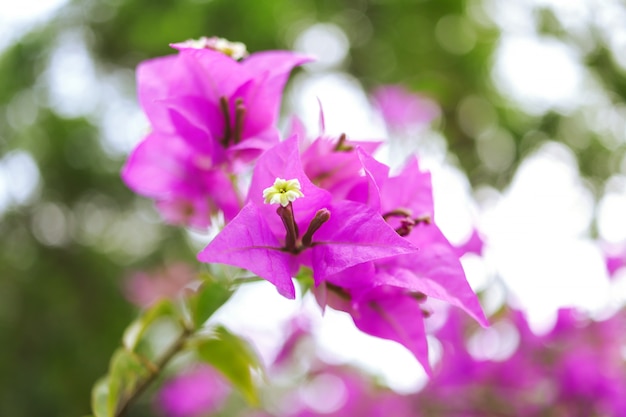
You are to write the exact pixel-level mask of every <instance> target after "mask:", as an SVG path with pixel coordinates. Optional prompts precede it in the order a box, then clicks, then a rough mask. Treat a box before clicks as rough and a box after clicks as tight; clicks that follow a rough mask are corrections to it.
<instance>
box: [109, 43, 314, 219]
mask: <svg viewBox="0 0 626 417" xmlns="http://www.w3.org/2000/svg"><path fill="white" fill-rule="evenodd" d="M224 42H226V41H224V40H220V39H217V38H206V39H201V40H200V41H196V42H188V43H181V44H173V45H172V46H173V47H175V48H177V49H178V50H179V53H178V54H177V55H171V56H166V57H161V58H155V59H151V60H148V61H144V62H142V63H141V64H140V65H139V67H138V69H137V84H138V95H139V101H140V103H141V106H142V108H143V110H144V111H145V113H146V115H147V116H148V119H149V121H150V124H151V130H152V131H151V132H150V133H149V134H148V135H147V136H146V138H145V139H144V140H143V141H142V142H141V143H140V144H139V146H138V147H137V148H136V149H135V150H134V151H133V153H132V154H131V156H130V157H129V159H128V161H127V163H126V165H125V167H124V169H123V171H122V178H123V179H124V181H125V182H126V184H127V185H128V186H129V187H130V188H131V189H132V190H133V191H135V192H137V193H139V194H141V195H145V196H147V197H150V198H153V199H155V200H156V201H157V207H159V209H160V210H161V211H162V213H163V214H164V217H165V218H166V220H168V221H170V222H172V223H179V224H185V225H191V226H194V227H197V228H202V227H206V226H207V225H208V224H209V223H210V215H211V214H214V213H217V212H219V211H223V212H224V216H225V218H226V219H227V220H230V219H232V218H233V217H234V216H235V215H236V214H237V212H238V210H239V208H240V207H241V206H240V195H239V194H240V192H239V190H238V187H237V183H236V178H235V177H234V176H233V174H234V173H237V172H239V171H241V170H244V169H246V168H247V167H248V166H249V165H248V164H249V163H250V162H252V161H253V160H255V159H256V158H257V157H258V156H259V155H260V154H261V153H263V151H265V150H266V149H268V148H270V147H272V146H273V145H275V144H276V143H278V140H279V133H278V130H277V127H276V122H277V118H278V111H279V106H280V101H281V96H282V90H283V87H284V85H285V82H286V81H287V78H288V76H289V73H290V71H291V70H292V69H293V68H294V67H295V66H297V65H300V64H302V63H304V62H306V61H308V60H309V59H310V58H309V57H307V56H304V55H300V54H296V53H292V52H288V51H265V52H259V53H255V54H251V55H249V56H247V57H246V58H244V59H242V60H241V61H238V60H237V59H236V58H239V57H240V56H244V55H245V54H243V55H242V54H241V51H239V50H240V49H241V48H240V47H239V46H237V44H228V43H224ZM229 45H230V46H229Z"/></svg>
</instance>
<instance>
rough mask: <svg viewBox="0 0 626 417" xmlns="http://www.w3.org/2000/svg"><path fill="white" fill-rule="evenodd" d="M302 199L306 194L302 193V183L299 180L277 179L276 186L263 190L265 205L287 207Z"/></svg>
mask: <svg viewBox="0 0 626 417" xmlns="http://www.w3.org/2000/svg"><path fill="white" fill-rule="evenodd" d="M300 197H304V194H302V191H300V181H298V180H297V179H293V180H285V179H282V178H276V181H274V185H272V186H271V187H267V188H266V189H265V190H263V199H264V201H265V204H280V205H281V206H283V207H286V206H287V205H288V204H289V203H290V202H292V201H295V200H296V199H297V198H300Z"/></svg>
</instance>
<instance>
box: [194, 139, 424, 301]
mask: <svg viewBox="0 0 626 417" xmlns="http://www.w3.org/2000/svg"><path fill="white" fill-rule="evenodd" d="M296 184H297V188H298V192H299V194H301V195H302V196H298V197H299V198H297V197H296V196H295V195H294V198H293V199H285V200H284V201H281V200H280V198H278V202H280V204H279V206H278V209H276V207H275V206H274V205H271V204H264V200H265V202H271V201H272V196H273V195H275V194H280V193H281V192H282V193H288V192H292V191H293V189H292V188H291V187H296ZM295 194H298V193H295ZM301 231H304V233H301ZM415 250H416V249H415V247H414V246H413V245H411V244H410V243H409V242H408V241H406V240H405V239H403V238H402V237H400V236H398V234H397V233H396V232H395V231H394V230H393V229H392V228H391V227H390V226H389V225H388V224H387V223H386V222H385V221H384V220H383V218H382V217H381V216H380V214H378V213H376V212H375V211H374V210H372V209H371V208H369V207H367V206H366V205H364V204H360V203H357V202H351V201H339V202H334V201H332V196H331V195H330V193H328V192H327V191H325V190H322V189H320V188H318V187H316V186H315V185H313V183H311V181H310V180H309V178H308V177H307V176H306V175H305V174H304V172H303V169H302V165H301V162H300V154H299V150H298V144H297V140H296V138H295V137H292V138H291V139H289V140H287V141H285V142H282V143H280V144H279V145H277V146H275V147H274V148H272V149H271V150H269V151H267V152H266V153H265V154H264V155H263V156H262V157H261V158H260V159H259V161H258V163H257V166H256V168H255V170H254V175H253V177H252V183H251V185H250V191H249V195H248V202H247V204H246V206H245V207H244V208H243V209H242V210H241V212H240V213H239V214H238V215H237V217H235V218H234V219H233V220H232V221H231V222H230V223H229V224H227V225H226V227H225V228H224V230H222V232H220V233H219V234H218V235H217V236H216V237H215V239H214V240H213V241H212V242H211V243H209V245H208V246H207V247H206V248H205V249H204V250H203V251H202V252H200V254H199V255H198V259H199V260H200V261H202V262H219V263H225V264H229V265H233V266H238V267H241V268H245V269H248V270H250V271H252V272H253V273H255V274H257V275H258V276H260V277H262V278H265V279H267V280H268V281H270V282H271V283H273V284H274V285H276V287H277V289H278V291H279V292H280V293H281V294H283V295H284V296H286V297H289V298H293V297H294V296H295V288H294V285H293V282H292V280H291V278H292V277H293V276H295V274H296V273H297V271H298V269H299V267H300V266H307V267H309V268H311V269H312V270H313V278H314V280H315V283H316V285H319V284H320V283H321V282H323V281H324V280H325V278H326V277H328V276H330V275H332V274H336V273H338V272H341V271H343V270H344V269H347V268H349V267H351V266H354V265H357V264H360V263H364V262H368V261H372V260H375V259H380V258H384V257H388V256H394V255H399V254H405V253H412V252H414V251H415Z"/></svg>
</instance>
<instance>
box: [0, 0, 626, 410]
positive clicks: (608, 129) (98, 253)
mask: <svg viewBox="0 0 626 417" xmlns="http://www.w3.org/2000/svg"><path fill="white" fill-rule="evenodd" d="M512 3H516V4H517V5H518V7H521V6H520V5H522V6H524V7H526V8H527V9H529V10H531V12H530V13H531V14H530V15H531V16H532V19H533V26H532V27H530V28H528V31H529V33H532V34H534V36H538V37H540V38H550V39H553V40H557V41H558V42H560V43H562V44H563V45H565V46H566V47H567V48H569V49H570V50H571V51H573V52H574V53H575V54H576V55H577V56H578V57H579V60H580V64H581V66H582V67H583V69H584V74H585V80H587V81H586V82H585V83H584V85H583V86H581V87H580V91H579V92H578V94H580V95H582V96H584V95H586V94H588V95H589V96H593V97H597V96H601V97H603V100H604V101H602V102H603V103H604V105H603V107H599V106H598V105H597V102H598V101H597V100H595V99H594V100H595V101H594V100H592V99H591V98H590V99H589V106H593V109H590V108H589V106H585V105H581V106H577V107H574V108H571V109H567V110H565V111H562V110H560V109H558V108H554V107H549V108H547V109H545V110H544V111H538V112H528V111H526V110H524V109H523V108H522V107H521V106H520V105H519V103H518V102H517V101H516V100H515V99H513V98H511V97H510V96H509V95H507V93H506V92H505V91H502V89H500V88H498V87H497V85H496V83H494V80H493V77H492V71H493V66H494V60H495V53H496V51H497V48H498V47H499V45H500V42H501V40H502V37H503V32H502V30H503V29H502V27H501V25H500V23H501V22H498V21H497V16H498V13H497V10H495V9H498V7H496V6H495V5H494V2H489V1H484V2H483V1H481V0H467V1H463V0H341V1H337V0H298V1H294V0H275V1H271V2H263V1H257V0H187V1H177V2H174V1H164V0H75V1H73V2H68V3H66V4H64V5H63V6H61V7H60V8H59V9H58V10H57V11H56V12H55V13H54V15H53V16H52V17H51V18H50V19H49V20H48V21H47V22H46V23H44V24H39V25H37V26H35V27H33V28H30V29H29V30H28V31H27V33H25V34H23V35H22V36H20V37H19V38H18V39H16V40H15V41H14V42H13V43H12V44H10V45H8V46H7V47H6V48H5V49H4V50H3V51H2V52H1V53H0V167H1V168H2V170H0V175H1V176H2V178H0V192H2V195H4V197H3V198H4V200H0V203H1V204H0V234H1V236H2V240H1V242H0V349H1V350H2V352H1V354H0V415H3V416H13V417H21V416H36V415H76V416H78V415H84V414H86V413H88V412H89V401H90V390H91V386H92V384H93V383H94V381H95V380H96V379H97V378H98V377H99V376H100V375H102V374H103V373H105V371H106V367H107V363H108V359H109V357H110V355H111V353H112V352H113V350H114V348H115V346H117V345H118V344H119V340H120V337H121V332H122V330H123V328H124V327H125V325H126V324H127V323H128V322H129V321H130V320H131V319H132V318H133V316H134V314H135V312H134V308H133V307H132V306H131V305H130V304H129V303H128V302H127V301H126V300H125V299H124V297H123V294H122V282H123V280H124V278H125V277H126V276H127V275H128V273H129V271H132V270H139V269H142V268H147V267H152V266H155V265H156V266H159V265H163V264H165V263H167V262H169V261H172V260H188V261H190V262H193V260H194V259H195V249H194V248H193V246H192V244H191V243H190V239H189V236H188V234H187V233H186V232H185V231H182V230H179V229H177V228H174V227H168V226H165V225H162V224H161V223H159V221H158V216H157V215H156V214H155V212H154V211H153V210H151V209H150V203H149V202H148V201H146V200H145V199H143V198H139V197H137V196H135V195H134V194H133V193H132V192H131V191H129V190H128V189H127V188H126V187H125V186H124V185H123V184H122V182H121V181H120V178H119V171H120V168H121V166H122V164H123V162H124V159H125V156H126V153H127V152H128V150H129V149H130V146H131V143H130V142H129V141H128V140H127V141H126V142H124V141H123V140H122V145H119V144H118V145H116V144H115V143H117V142H115V141H114V142H113V144H112V143H111V140H110V138H111V137H113V138H115V137H118V138H125V137H129V136H133V134H130V133H128V132H127V131H125V129H127V128H129V126H130V125H129V124H127V123H123V122H120V120H122V119H123V116H124V115H125V109H126V108H127V107H125V106H128V103H134V100H135V99H134V83H133V73H132V71H133V70H134V68H135V66H136V65H137V64H138V63H139V62H140V61H141V60H144V59H147V58H150V57H155V56H159V55H165V54H170V53H173V51H172V50H171V49H170V48H169V47H168V44H169V43H171V42H176V41H182V40H185V39H188V38H197V37H200V36H202V35H207V36H211V35H217V36H221V37H225V38H228V39H231V40H236V41H241V42H244V43H246V44H247V46H248V49H249V50H250V51H258V50H263V49H290V48H293V47H294V43H295V41H296V39H297V37H298V36H299V35H300V34H301V33H302V32H303V31H304V30H305V29H307V28H308V27H310V26H311V25H313V24H315V23H319V22H322V23H329V24H333V25H336V27H338V28H339V29H340V30H341V31H343V33H344V34H345V36H346V37H347V39H348V41H349V51H348V56H347V58H346V59H345V60H344V61H343V63H342V66H341V69H342V70H344V71H346V72H348V73H350V74H353V75H355V76H356V77H357V78H358V79H359V80H361V82H362V83H363V86H364V88H365V89H366V90H368V89H370V88H373V87H375V86H377V85H379V84H384V83H403V84H405V85H407V86H408V87H409V88H411V89H412V90H414V91H419V92H422V93H424V94H426V95H428V96H430V97H432V98H433V99H435V100H436V101H437V102H438V103H439V104H440V106H441V108H442V110H443V117H442V120H441V122H440V126H439V127H440V128H441V130H442V132H443V134H444V135H445V137H446V139H447V140H448V148H449V151H450V153H451V154H450V158H452V160H453V161H457V162H458V164H459V166H460V167H461V168H462V169H463V170H464V171H465V172H466V173H467V174H468V177H469V179H470V182H471V183H472V184H473V185H475V186H478V185H482V184H488V185H490V186H493V187H495V188H498V189H502V188H503V187H505V186H506V185H507V184H508V182H509V181H510V179H511V177H512V174H513V173H514V172H515V168H516V167H517V165H518V164H519V162H520V161H522V160H523V158H524V157H525V155H527V154H528V153H529V152H530V151H532V150H533V149H535V148H536V147H537V146H539V145H540V144H541V143H543V142H545V141H548V140H550V141H558V142H562V143H564V144H565V145H567V146H568V147H570V148H571V149H572V151H573V152H574V154H575V155H576V157H577V159H578V163H579V166H580V170H581V174H582V175H583V176H584V178H586V179H587V180H588V183H589V186H590V187H591V188H592V190H593V191H594V192H595V193H596V195H597V196H600V195H601V193H602V191H603V188H602V187H603V184H604V182H605V181H606V180H607V179H608V178H610V177H611V176H612V175H614V174H616V173H619V172H621V173H622V174H623V173H624V172H625V171H626V162H625V161H626V159H625V155H626V145H625V144H626V140H625V134H626V111H625V109H626V107H625V101H626V77H625V74H624V73H625V71H626V70H625V63H624V62H623V59H622V61H620V60H619V59H618V58H616V57H617V55H616V48H617V46H619V45H618V44H617V43H616V41H615V40H614V39H612V38H611V37H610V36H609V34H607V29H606V28H604V27H603V26H602V25H603V24H604V22H605V20H602V19H601V17H602V16H600V11H597V14H596V15H594V16H593V18H590V19H589V20H588V21H587V22H586V24H585V25H584V27H582V28H578V29H579V30H573V29H571V27H570V26H571V25H570V26H568V22H569V21H567V20H566V19H565V18H566V17H567V15H566V14H559V13H556V12H555V10H554V9H552V8H550V7H549V6H547V5H544V6H538V5H536V4H539V2H537V3H536V4H535V5H533V4H534V3H532V2H527V3H524V2H522V1H521V0H520V1H517V2H512ZM531 3H532V4H531ZM589 3H591V2H589ZM607 3H610V4H612V6H611V7H612V8H613V9H615V10H617V11H619V12H620V13H626V10H625V9H626V6H624V4H623V3H619V2H617V1H615V2H613V3H611V2H607ZM545 4H547V3H545ZM494 10H495V11H494ZM607 13H610V11H609V12H607ZM615 13H617V12H615ZM494 16H495V18H494ZM68 56H69V57H70V59H66V58H67V57H68ZM64 59H65V60H64ZM59 60H60V62H62V63H63V65H61V66H60V69H59V68H56V69H55V68H53V67H54V65H55V63H58V62H59ZM84 68H86V69H87V70H89V71H90V72H91V77H90V78H87V81H81V79H80V78H81V76H82V75H83V71H84ZM85 71H86V70H85ZM77 83H78V84H77ZM589 85H591V86H592V87H589ZM59 97H61V98H62V99H63V100H65V102H64V104H63V103H61V104H59V103H60V101H59V100H60V99H59ZM81 100H87V101H81ZM284 110H285V111H286V110H287V109H284ZM115 112H117V113H115ZM120 114H121V115H122V116H120ZM129 114H130V113H129ZM118 122H119V123H118ZM142 128H144V129H145V127H142ZM132 132H134V131H132ZM348 133H349V132H348ZM503 136H504V137H505V138H506V140H507V141H508V142H507V143H513V145H514V146H513V148H512V149H510V150H508V152H509V154H510V155H509V157H508V159H507V162H505V163H496V164H493V163H490V161H488V160H486V158H487V159H488V158H498V155H497V150H498V149H500V148H498V141H499V140H500V139H499V138H501V137H503ZM140 137H141V133H140V132H137V134H136V135H134V138H132V139H133V140H134V141H136V140H138V139H139V138H140ZM480 141H482V142H481V143H482V144H483V145H481V146H483V147H484V146H491V145H484V144H485V143H488V144H489V143H492V144H493V146H494V147H495V148H494V149H496V153H495V154H494V152H480V149H481V148H480V147H479V146H477V143H478V142H480ZM485 141H487V142H485ZM489 141H491V142H489ZM3 188H4V190H3ZM133 412H134V413H135V415H149V407H144V408H141V407H138V408H137V410H133ZM142 413H144V414H142Z"/></svg>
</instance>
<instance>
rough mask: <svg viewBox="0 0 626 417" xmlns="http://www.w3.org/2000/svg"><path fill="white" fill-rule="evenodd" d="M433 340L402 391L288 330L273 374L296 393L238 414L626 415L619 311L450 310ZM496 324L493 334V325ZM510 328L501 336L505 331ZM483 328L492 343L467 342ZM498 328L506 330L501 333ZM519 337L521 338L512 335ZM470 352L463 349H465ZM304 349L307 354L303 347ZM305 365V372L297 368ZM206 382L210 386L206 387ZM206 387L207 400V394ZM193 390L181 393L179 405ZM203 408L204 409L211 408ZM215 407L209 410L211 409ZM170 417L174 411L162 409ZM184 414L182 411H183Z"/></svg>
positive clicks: (624, 323) (625, 339) (302, 329)
mask: <svg viewBox="0 0 626 417" xmlns="http://www.w3.org/2000/svg"><path fill="white" fill-rule="evenodd" d="M450 313H451V314H450V315H449V316H448V318H447V321H446V322H445V324H444V326H443V327H442V328H441V329H440V330H439V331H438V332H437V334H436V337H437V338H438V340H439V341H440V343H441V346H442V357H441V359H440V361H439V363H438V364H437V366H436V367H435V369H434V375H433V377H432V378H431V379H430V380H429V381H428V383H427V384H426V386H425V387H424V388H423V389H421V390H420V391H419V392H417V393H414V394H406V395H400V394H397V393H395V392H393V391H391V390H389V389H387V388H383V387H380V386H377V385H375V384H374V383H373V381H372V379H371V376H369V375H367V374H364V373H362V372H359V371H357V370H356V369H353V368H350V367H348V366H337V365H330V364H328V363H326V362H324V361H322V360H320V359H319V358H317V357H316V356H315V355H314V354H313V355H311V356H310V357H306V359H305V358H303V355H302V352H303V351H305V350H303V349H300V348H301V347H303V346H307V345H310V344H311V343H314V342H313V340H314V339H313V338H312V337H311V333H310V332H309V329H308V328H307V326H306V324H304V325H303V323H297V325H296V326H294V328H293V329H292V330H291V332H290V333H289V334H288V335H287V338H286V340H285V342H284V345H283V348H282V349H281V351H280V353H279V355H278V356H277V358H276V361H275V362H274V364H273V367H272V370H273V371H274V372H277V373H280V374H281V375H282V380H284V379H285V376H284V375H285V374H289V372H291V374H290V375H291V377H292V378H294V377H295V378H299V379H298V383H297V384H296V385H297V388H296V389H286V390H283V389H279V391H281V393H282V394H281V395H282V396H283V398H282V399H281V401H279V402H278V404H281V406H280V407H279V408H277V409H273V410H271V411H266V412H262V413H252V414H243V415H244V416H245V417H272V416H275V417H315V416H320V417H321V416H324V417H328V416H332V417H351V416H361V417H382V416H394V417H420V416H431V417H439V416H441V417H466V416H472V417H490V416H503V417H514V416H520V415H524V416H549V417H575V416H623V415H626V375H625V374H624V371H623V370H624V361H625V359H624V357H623V352H622V351H623V348H624V346H625V344H626V333H624V331H623V330H624V329H625V328H626V311H625V310H622V311H620V312H618V313H617V314H615V315H613V316H611V317H608V318H605V319H604V320H600V321H594V320H591V319H589V318H588V317H585V316H583V315H581V314H580V313H578V312H576V311H574V310H572V309H563V310H561V311H559V313H558V319H557V321H556V324H555V326H554V327H553V329H552V330H551V331H549V332H548V333H546V334H543V335H538V334H536V333H534V332H532V331H531V330H530V327H529V324H528V322H527V320H526V318H525V317H524V315H523V314H522V313H521V312H519V311H514V310H506V311H502V312H501V314H500V315H499V317H498V318H497V319H496V320H495V322H494V328H490V329H476V325H475V324H474V323H472V322H471V321H469V320H468V319H467V317H464V316H462V315H460V314H458V312H455V311H450ZM497 329H500V330H497ZM504 329H508V330H506V331H505V332H502V330H504ZM484 331H487V332H492V336H493V335H494V334H493V333H494V332H495V333H498V332H501V333H502V334H501V336H502V339H500V341H499V342H498V341H497V338H496V337H491V338H490V339H489V340H491V342H492V345H490V346H476V345H475V343H473V341H475V340H476V338H480V336H481V333H482V332H484ZM504 333H507V334H506V335H505V334H504ZM513 334H517V335H518V336H519V337H512V336H511V335H513ZM515 340H517V341H518V343H517V344H515V345H514V346H512V349H510V351H509V352H508V353H507V355H506V356H498V357H492V358H487V357H486V354H487V353H488V352H492V353H493V351H494V347H497V346H493V345H494V344H495V345H498V344H499V345H501V346H502V345H506V344H507V342H510V341H515ZM468 344H469V345H470V346H471V345H474V348H472V349H469V350H470V352H468V350H467V349H465V348H464V346H466V345H468ZM309 351H311V350H310V349H309ZM303 360H306V361H307V364H306V365H305V366H304V368H305V369H307V373H306V374H305V375H304V376H302V375H300V373H299V371H298V370H300V369H302V368H303V364H302V362H303ZM212 386H213V385H212V384H210V385H207V388H210V387H212ZM208 392H209V390H208V389H207V393H206V394H205V396H206V397H209V394H208ZM193 393H194V390H191V391H190V394H185V393H181V396H180V398H179V401H181V402H186V401H187V400H186V397H187V396H193V395H194V394H193ZM208 410H209V408H208V407H207V408H205V409H204V411H205V412H206V411H208ZM210 410H211V411H214V409H210ZM168 415H174V414H172V413H169V414H168ZM188 416H189V417H191V416H192V415H191V414H186V415H185V417H188Z"/></svg>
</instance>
